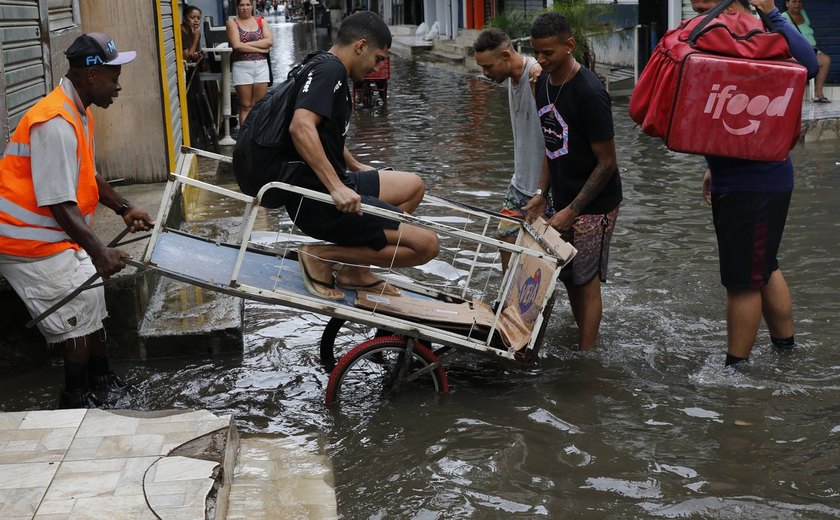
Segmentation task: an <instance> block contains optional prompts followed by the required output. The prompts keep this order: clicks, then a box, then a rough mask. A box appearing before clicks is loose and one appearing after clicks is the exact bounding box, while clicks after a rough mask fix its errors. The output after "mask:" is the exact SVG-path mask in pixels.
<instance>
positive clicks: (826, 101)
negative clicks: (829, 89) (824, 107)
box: [814, 96, 831, 103]
mask: <svg viewBox="0 0 840 520" xmlns="http://www.w3.org/2000/svg"><path fill="white" fill-rule="evenodd" d="M814 103H831V100H830V99H828V98H827V97H825V96H823V97H821V98H816V99H815V100H814Z"/></svg>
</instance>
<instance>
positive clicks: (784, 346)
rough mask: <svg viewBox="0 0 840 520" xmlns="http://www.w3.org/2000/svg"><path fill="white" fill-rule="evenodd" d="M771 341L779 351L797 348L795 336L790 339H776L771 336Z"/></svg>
mask: <svg viewBox="0 0 840 520" xmlns="http://www.w3.org/2000/svg"><path fill="white" fill-rule="evenodd" d="M770 341H771V342H772V343H773V346H774V347H776V348H777V349H779V350H793V349H794V348H795V347H796V340H794V339H793V336H791V337H789V338H774V337H772V336H771V337H770Z"/></svg>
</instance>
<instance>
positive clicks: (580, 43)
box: [487, 0, 614, 69]
mask: <svg viewBox="0 0 840 520" xmlns="http://www.w3.org/2000/svg"><path fill="white" fill-rule="evenodd" d="M613 5H614V4H611V3H609V4H601V3H597V4H591V3H588V2H587V0H554V3H553V5H552V6H551V8H549V9H548V10H549V11H555V12H558V13H560V14H562V15H563V16H565V17H566V19H567V20H569V25H571V26H572V37H574V39H575V41H576V42H577V45H576V47H575V52H574V56H575V59H577V60H578V61H579V62H581V63H583V64H584V65H585V66H586V67H587V68H590V69H591V68H592V67H593V66H594V64H595V56H594V54H593V52H592V46H591V42H590V37H592V36H595V35H598V34H604V33H608V32H610V31H611V30H612V25H611V24H610V23H609V22H607V21H606V20H607V17H608V15H610V14H611V13H612V12H613V11H614V8H613ZM537 16H538V13H537V14H532V15H528V14H527V13H524V12H522V11H518V10H511V11H505V12H503V13H499V14H498V15H496V16H495V17H493V18H492V19H491V20H490V21H489V22H488V23H487V27H495V28H497V29H501V30H503V31H505V32H506V33H507V34H508V36H510V37H511V39H513V40H515V39H517V38H527V37H528V35H529V34H530V31H531V23H533V21H534V18H536V17H537ZM525 47H527V45H526V46H525Z"/></svg>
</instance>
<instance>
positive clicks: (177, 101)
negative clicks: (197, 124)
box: [160, 0, 184, 157]
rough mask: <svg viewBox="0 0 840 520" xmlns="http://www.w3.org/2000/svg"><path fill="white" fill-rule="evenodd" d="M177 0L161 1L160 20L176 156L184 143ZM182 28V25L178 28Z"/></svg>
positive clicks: (173, 145) (171, 145)
mask: <svg viewBox="0 0 840 520" xmlns="http://www.w3.org/2000/svg"><path fill="white" fill-rule="evenodd" d="M173 3H175V8H176V9H177V8H178V6H177V3H176V2H175V0H166V1H161V2H160V20H161V29H162V33H163V61H164V63H165V64H166V77H165V78H164V88H165V89H166V92H165V94H166V95H167V97H168V99H166V102H167V103H168V108H169V116H170V117H171V121H172V135H171V142H170V148H169V149H170V150H171V151H172V152H173V153H174V154H175V157H177V156H178V155H180V151H181V145H182V144H183V143H184V133H183V122H182V120H181V98H180V93H179V90H178V58H177V56H176V54H175V30H176V28H175V27H174V18H173V16H172V5H173ZM177 30H180V27H178V28H177Z"/></svg>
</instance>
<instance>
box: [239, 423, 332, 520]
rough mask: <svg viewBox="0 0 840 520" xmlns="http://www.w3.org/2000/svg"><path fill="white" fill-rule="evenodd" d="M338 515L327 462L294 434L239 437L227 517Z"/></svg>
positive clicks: (244, 519)
mask: <svg viewBox="0 0 840 520" xmlns="http://www.w3.org/2000/svg"><path fill="white" fill-rule="evenodd" d="M278 511H283V518H299V519H306V518H311V519H313V520H314V519H318V520H321V519H332V518H338V509H337V504H336V500H335V482H334V479H333V473H332V464H331V463H330V461H329V459H328V458H326V457H324V456H319V455H317V454H312V453H310V452H308V451H305V450H303V449H301V448H300V446H299V445H298V443H297V441H296V440H295V439H294V438H278V437H268V436H254V437H243V438H242V439H241V441H240V451H239V460H238V463H237V467H236V474H235V476H234V479H233V485H232V486H231V492H230V507H229V508H228V516H227V518H228V520H271V519H274V518H278V516H277V512H278Z"/></svg>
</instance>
